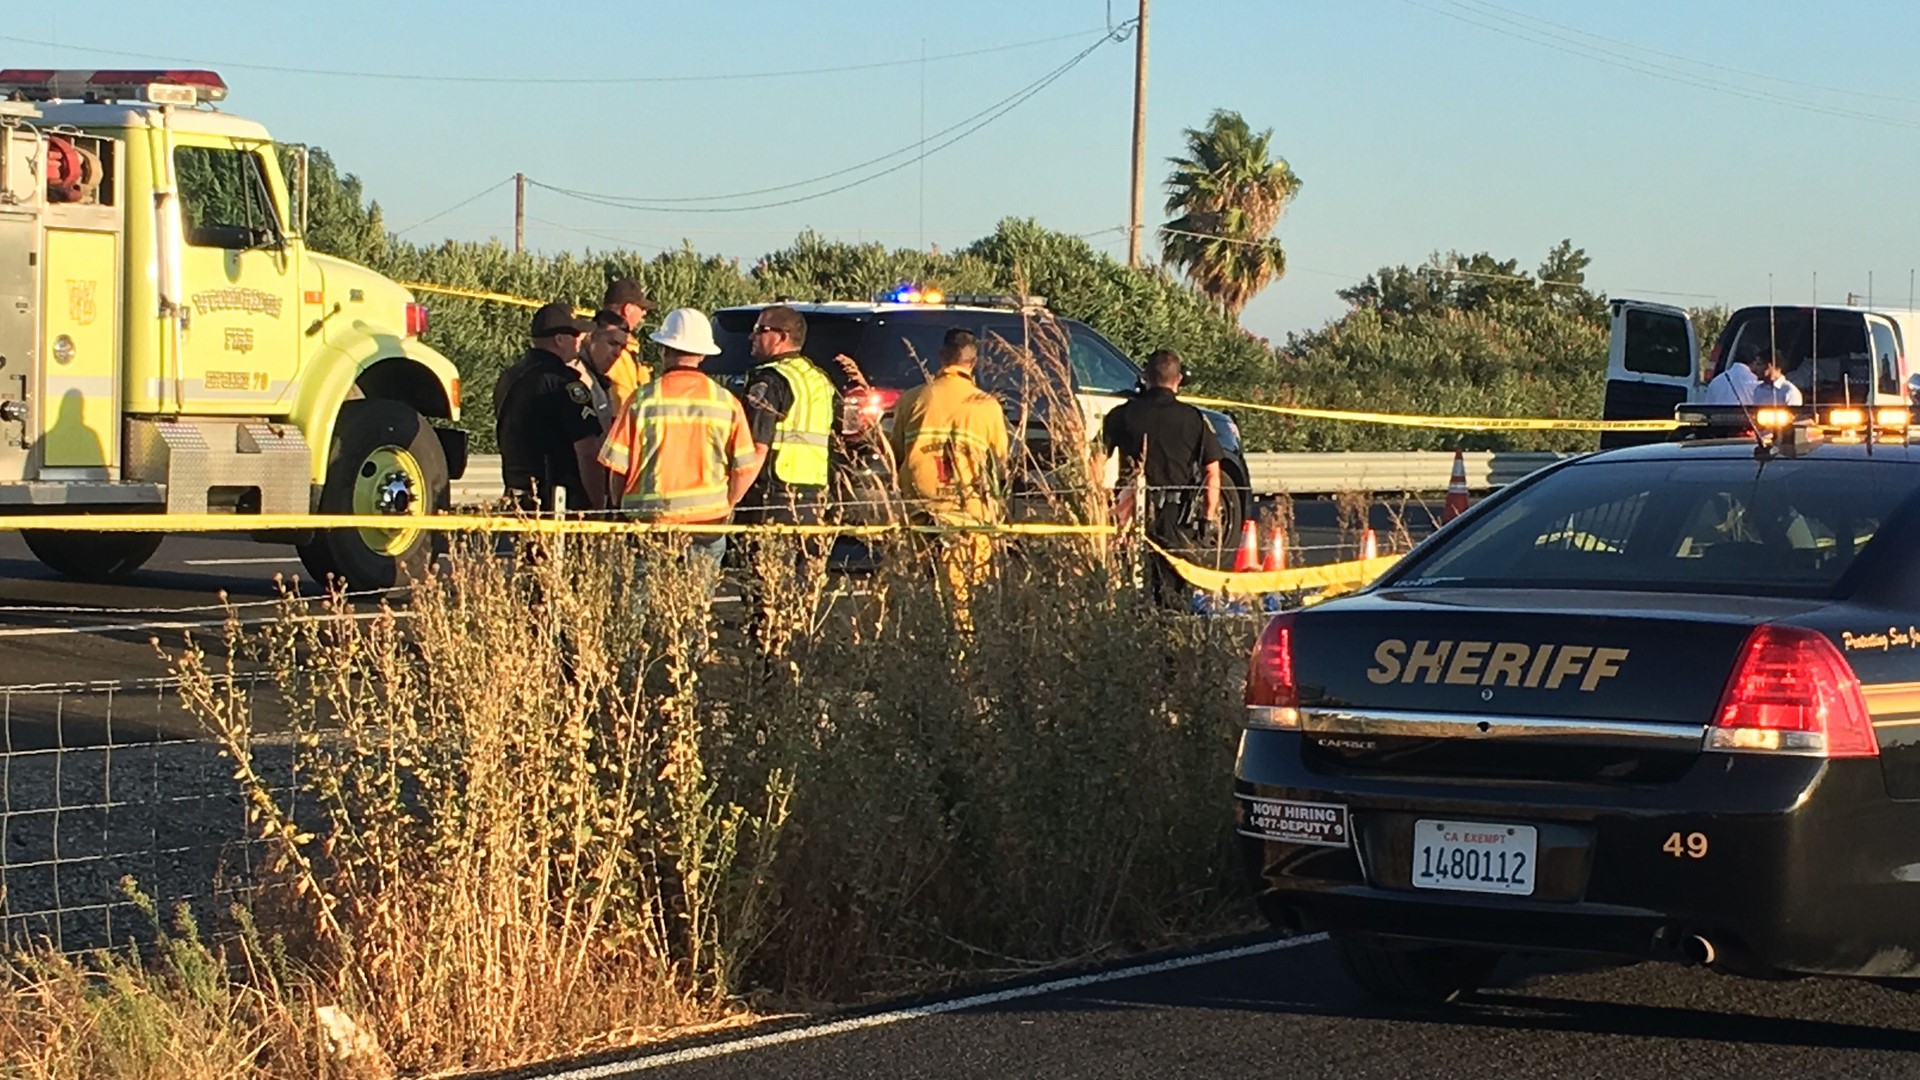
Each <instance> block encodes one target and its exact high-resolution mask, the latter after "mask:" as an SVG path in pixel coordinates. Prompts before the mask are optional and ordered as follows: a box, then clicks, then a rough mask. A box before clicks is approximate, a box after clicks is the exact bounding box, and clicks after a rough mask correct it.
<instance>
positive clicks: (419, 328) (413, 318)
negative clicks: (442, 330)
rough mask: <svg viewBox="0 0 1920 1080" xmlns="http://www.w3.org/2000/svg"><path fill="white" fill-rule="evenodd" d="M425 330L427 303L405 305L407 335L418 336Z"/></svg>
mask: <svg viewBox="0 0 1920 1080" xmlns="http://www.w3.org/2000/svg"><path fill="white" fill-rule="evenodd" d="M426 332H427V305H425V304H408V305H407V336H408V337H419V336H420V335H421V334H424V333H426Z"/></svg>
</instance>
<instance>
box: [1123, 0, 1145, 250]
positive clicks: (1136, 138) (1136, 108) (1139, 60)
mask: <svg viewBox="0 0 1920 1080" xmlns="http://www.w3.org/2000/svg"><path fill="white" fill-rule="evenodd" d="M1133 33H1134V44H1133V211H1132V215H1131V216H1130V217H1129V218H1128V221H1127V265H1128V266H1131V267H1135V268H1138V267H1139V265H1140V228H1141V218H1142V217H1144V216H1145V213H1146V198H1147V0H1140V23H1139V25H1137V26H1135V27H1134V28H1133Z"/></svg>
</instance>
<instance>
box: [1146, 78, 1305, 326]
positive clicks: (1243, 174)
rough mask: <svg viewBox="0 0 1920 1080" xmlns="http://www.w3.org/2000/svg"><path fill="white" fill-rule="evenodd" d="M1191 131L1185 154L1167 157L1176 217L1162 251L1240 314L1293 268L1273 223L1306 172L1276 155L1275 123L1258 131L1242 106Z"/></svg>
mask: <svg viewBox="0 0 1920 1080" xmlns="http://www.w3.org/2000/svg"><path fill="white" fill-rule="evenodd" d="M1186 134H1187V154H1186V156H1185V157H1177V158H1169V159H1168V161H1169V162H1170V163H1171V164H1172V165H1173V172H1172V174H1171V175H1169V176H1168V177H1167V191H1168V195H1167V213H1168V214H1169V215H1172V220H1170V221H1168V222H1167V225H1166V228H1165V230H1163V232H1162V234H1161V236H1162V239H1161V244H1160V254H1161V257H1162V258H1163V259H1165V260H1166V262H1167V263H1168V264H1169V265H1172V266H1177V267H1179V268H1180V269H1181V270H1183V271H1185V272H1186V275H1187V279H1188V280H1189V281H1191V282H1193V284H1194V287H1195V288H1198V289H1199V290H1200V291H1201V292H1202V293H1205V294H1206V295H1207V297H1208V298H1209V299H1211V300H1212V301H1213V302H1214V303H1216V304H1219V305H1220V307H1221V308H1222V309H1223V310H1225V311H1226V312H1227V314H1229V315H1232V316H1233V317H1235V318H1236V319H1237V318H1239V316H1240V310H1241V309H1242V308H1244V307H1246V306H1247V301H1249V300H1251V299H1253V296H1254V294H1255V293H1257V292H1259V291H1260V290H1261V289H1264V288H1266V287H1267V286H1268V285H1269V284H1271V283H1272V282H1273V281H1275V280H1276V279H1278V278H1280V277H1281V276H1282V275H1284V274H1285V273H1286V272H1287V254H1286V252H1285V251H1283V250H1281V248H1280V241H1279V240H1277V239H1275V238H1274V236H1273V229H1274V226H1276V225H1278V224H1279V223H1280V215H1281V213H1282V212H1283V211H1285V210H1286V207H1287V202H1288V201H1289V200H1291V199H1292V198H1293V197H1294V196H1295V195H1296V194H1298V193H1299V191H1300V177H1299V176H1297V175H1295V174H1294V171H1293V168H1292V166H1289V165H1288V164H1287V162H1286V159H1285V158H1279V159H1276V158H1274V157H1272V156H1271V155H1272V151H1271V150H1270V149H1269V144H1270V143H1271V142H1272V141H1273V129H1272V128H1268V129H1267V130H1265V131H1262V132H1260V133H1259V134H1257V135H1256V134H1254V132H1253V130H1252V129H1251V128H1249V127H1247V122H1246V120H1245V119H1243V118H1242V117H1241V116H1240V114H1239V113H1237V112H1232V111H1230V110H1227V109H1216V110H1214V113H1213V115H1212V116H1210V117H1208V118H1207V126H1206V127H1204V128H1199V129H1195V128H1188V129H1187V132H1186Z"/></svg>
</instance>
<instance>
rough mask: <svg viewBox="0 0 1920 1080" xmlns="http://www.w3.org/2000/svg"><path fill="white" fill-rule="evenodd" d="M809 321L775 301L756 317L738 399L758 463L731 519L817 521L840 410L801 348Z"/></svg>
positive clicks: (828, 383) (829, 386)
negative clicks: (744, 380) (747, 367)
mask: <svg viewBox="0 0 1920 1080" xmlns="http://www.w3.org/2000/svg"><path fill="white" fill-rule="evenodd" d="M806 343H807V320H806V319H805V317H803V316H802V315H801V314H800V313H799V312H798V311H795V310H794V309H792V308H790V307H787V306H786V305H784V304H777V305H775V306H773V307H770V308H766V309H765V310H763V311H761V312H760V316H759V317H758V318H757V319H755V320H754V323H753V334H752V337H751V349H752V352H753V358H754V360H755V361H757V365H756V366H755V367H754V368H753V370H751V371H749V372H748V373H747V384H746V388H745V390H744V391H743V393H742V395H741V397H742V404H744V405H745V406H746V408H747V422H748V423H749V424H750V425H752V428H753V444H754V447H755V448H756V449H757V450H758V451H759V453H760V456H761V459H762V461H763V464H762V465H761V467H760V475H759V476H757V477H755V478H754V482H753V487H752V488H750V489H748V491H747V495H746V498H745V499H743V500H741V502H740V507H739V510H738V511H737V512H736V514H735V517H734V520H735V521H738V522H741V523H743V524H755V523H769V522H784V523H789V524H798V525H817V524H819V523H820V520H821V516H822V514H823V513H824V511H825V506H826V497H827V482H828V480H829V479H830V478H831V475H832V473H831V467H830V466H831V456H830V453H831V443H832V439H833V429H834V426H835V423H836V421H837V419H838V417H839V415H840V408H839V403H838V402H837V401H836V394H835V391H834V388H833V383H832V381H831V380H829V379H828V378H827V376H826V373H825V372H823V371H821V370H820V369H819V368H818V367H816V366H815V365H814V363H813V361H812V360H809V359H807V358H806V356H804V355H802V354H801V352H800V350H801V349H802V348H804V347H805V346H806Z"/></svg>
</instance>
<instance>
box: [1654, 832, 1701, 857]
mask: <svg viewBox="0 0 1920 1080" xmlns="http://www.w3.org/2000/svg"><path fill="white" fill-rule="evenodd" d="M1660 850H1661V851H1664V852H1666V853H1667V854H1669V855H1671V856H1673V857H1674V858H1676V859H1704V858H1706V857H1707V834H1706V833H1698V832H1690V833H1684V834H1683V833H1674V834H1673V835H1672V836H1669V837H1667V842H1666V843H1664V844H1661V845H1660Z"/></svg>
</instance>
